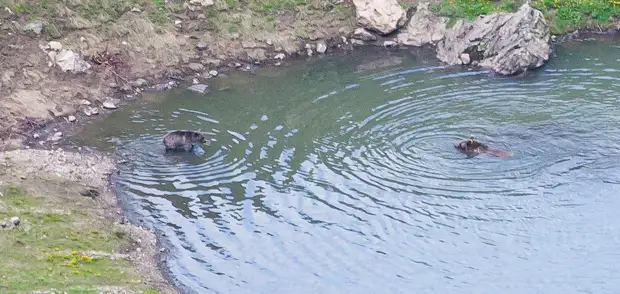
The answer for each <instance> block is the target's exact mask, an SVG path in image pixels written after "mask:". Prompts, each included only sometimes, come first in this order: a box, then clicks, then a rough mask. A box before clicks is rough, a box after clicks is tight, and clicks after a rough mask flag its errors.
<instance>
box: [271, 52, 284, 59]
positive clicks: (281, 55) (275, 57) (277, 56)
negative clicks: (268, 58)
mask: <svg viewBox="0 0 620 294" xmlns="http://www.w3.org/2000/svg"><path fill="white" fill-rule="evenodd" d="M273 58H274V59H279V60H283V59H284V58H286V54H284V53H278V54H276V56H274V57H273Z"/></svg>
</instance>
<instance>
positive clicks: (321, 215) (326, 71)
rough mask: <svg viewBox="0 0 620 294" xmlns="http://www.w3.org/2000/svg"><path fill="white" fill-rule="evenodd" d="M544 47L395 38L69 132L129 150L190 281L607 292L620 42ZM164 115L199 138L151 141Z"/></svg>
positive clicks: (143, 202) (616, 172)
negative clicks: (449, 44) (198, 146)
mask: <svg viewBox="0 0 620 294" xmlns="http://www.w3.org/2000/svg"><path fill="white" fill-rule="evenodd" d="M556 49H557V51H556V53H557V56H556V57H555V59H553V61H552V62H551V63H550V64H549V65H548V66H546V67H545V68H543V69H541V70H539V71H537V72H536V73H535V74H532V75H529V76H527V77H524V78H501V77H495V76H493V75H490V74H489V73H488V72H485V71H468V70H461V69H455V68H443V67H442V66H440V65H439V64H438V63H436V62H435V61H432V59H428V58H427V57H424V56H419V55H412V54H407V53H405V52H392V53H385V52H383V53H376V52H375V53H368V52H363V51H360V52H357V53H355V54H352V55H347V56H344V57H326V58H322V59H320V60H318V59H314V60H313V61H311V62H307V63H299V64H297V65H294V66H291V67H286V68H279V69H262V70H259V71H258V72H256V73H255V74H253V75H249V74H241V75H233V76H231V77H228V78H222V79H214V80H212V83H210V85H211V88H212V91H211V93H210V94H208V95H207V96H205V97H199V96H196V95H193V94H190V93H188V92H185V91H176V92H171V93H167V94H165V95H160V96H155V97H153V98H152V99H151V100H150V102H149V103H141V104H139V105H135V106H134V107H130V108H125V109H123V110H120V111H119V112H117V113H116V114H114V115H113V116H112V117H111V118H110V119H108V120H106V121H105V122H104V123H99V124H96V125H92V126H89V127H88V129H87V130H86V131H85V132H84V134H83V135H82V140H83V142H81V143H87V144H90V145H91V146H97V147H101V148H108V149H109V148H116V150H117V152H118V153H119V154H121V155H122V156H124V157H125V158H127V159H128V160H129V162H128V163H127V164H126V165H125V166H124V167H123V169H122V171H121V173H120V175H119V180H118V181H119V183H118V184H119V189H120V191H121V193H122V195H123V196H124V197H125V198H126V199H127V200H128V201H129V203H130V205H131V206H132V209H134V210H135V212H136V214H137V217H138V218H139V219H141V220H143V221H144V222H145V223H147V224H149V225H151V226H153V227H154V228H156V229H157V230H159V231H161V232H163V233H165V236H166V238H167V242H169V245H170V246H171V249H172V250H171V256H170V260H169V267H170V270H171V272H172V274H173V275H174V276H175V278H177V279H178V280H179V283H181V284H182V285H184V286H185V287H187V288H188V289H191V290H192V291H195V292H196V293H442V294H444V293H459V294H460V293H562V294H564V293H617V291H618V289H620V270H619V268H618V264H620V213H618V210H619V209H620V198H619V197H618V196H619V192H620V189H619V187H620V186H619V185H618V184H619V183H620V149H619V147H620V145H619V142H620V141H619V140H620V111H619V110H620V109H619V107H618V105H619V102H618V99H619V97H620V83H619V81H620V59H618V58H620V47H616V46H614V44H613V43H596V42H580V43H573V44H565V45H562V46H561V47H558V48H556ZM422 60H431V61H427V62H423V61H422ZM173 129H196V130H197V129H201V130H202V131H204V132H205V133H206V134H208V137H209V138H210V140H211V142H210V146H209V147H206V148H205V149H204V151H205V152H204V154H200V153H198V154H187V155H179V154H175V155H165V154H164V149H163V146H162V144H161V138H162V135H163V134H165V133H166V132H167V131H169V130H173ZM469 135H474V136H477V137H478V138H479V139H480V140H482V141H485V142H487V143H488V144H489V145H491V146H493V147H497V148H501V149H504V150H508V151H510V152H512V153H513V154H514V155H513V156H512V157H510V158H497V157H490V156H478V157H473V158H468V157H467V156H465V155H463V154H460V153H458V152H457V151H456V150H455V148H454V147H453V144H454V143H455V142H456V141H457V140H459V139H462V138H465V137H467V136H469Z"/></svg>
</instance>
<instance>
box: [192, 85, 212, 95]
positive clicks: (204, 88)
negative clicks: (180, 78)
mask: <svg viewBox="0 0 620 294" xmlns="http://www.w3.org/2000/svg"><path fill="white" fill-rule="evenodd" d="M187 89H188V90H190V91H192V92H196V93H200V94H204V93H205V92H207V89H209V86H207V85H205V84H196V85H193V86H191V87H189V88H187Z"/></svg>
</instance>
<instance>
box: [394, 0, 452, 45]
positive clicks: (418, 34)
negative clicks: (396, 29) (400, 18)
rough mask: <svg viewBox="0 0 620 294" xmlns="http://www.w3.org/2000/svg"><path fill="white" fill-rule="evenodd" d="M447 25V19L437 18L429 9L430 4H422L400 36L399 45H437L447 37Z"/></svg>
mask: <svg viewBox="0 0 620 294" xmlns="http://www.w3.org/2000/svg"><path fill="white" fill-rule="evenodd" d="M447 23H448V19H447V18H445V17H439V16H436V15H434V14H433V13H432V12H431V11H430V10H429V9H428V3H420V4H418V8H417V10H416V12H415V14H413V16H412V17H411V20H410V21H409V23H408V24H407V26H406V27H405V28H404V30H402V32H400V33H399V34H398V37H397V38H398V43H399V44H403V45H408V46H423V45H426V44H432V45H435V44H436V43H437V42H439V41H441V40H442V39H443V38H444V37H445V35H446V24H447Z"/></svg>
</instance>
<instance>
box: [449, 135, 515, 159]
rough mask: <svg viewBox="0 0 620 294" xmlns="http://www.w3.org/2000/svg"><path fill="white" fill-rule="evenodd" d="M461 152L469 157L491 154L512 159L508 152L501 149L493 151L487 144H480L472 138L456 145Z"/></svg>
mask: <svg viewBox="0 0 620 294" xmlns="http://www.w3.org/2000/svg"><path fill="white" fill-rule="evenodd" d="M454 147H456V148H457V149H459V150H460V151H461V152H463V153H465V154H467V155H468V156H476V155H479V154H481V153H486V154H490V155H493V156H497V157H502V158H506V157H510V156H512V153H510V152H506V151H503V150H499V149H491V148H489V146H487V145H486V144H483V143H480V142H478V141H477V140H476V139H475V138H474V137H470V138H469V139H468V140H463V141H461V142H459V143H457V144H456V145H454Z"/></svg>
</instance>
